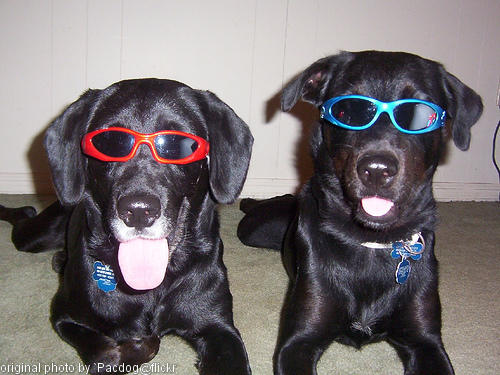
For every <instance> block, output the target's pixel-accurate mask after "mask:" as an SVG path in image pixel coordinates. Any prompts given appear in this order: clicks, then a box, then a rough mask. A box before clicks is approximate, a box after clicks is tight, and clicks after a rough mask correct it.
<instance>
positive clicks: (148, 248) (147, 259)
mask: <svg viewBox="0 0 500 375" xmlns="http://www.w3.org/2000/svg"><path fill="white" fill-rule="evenodd" d="M168 256H169V251H168V241H167V240H166V239H161V240H145V239H141V238H137V239H134V240H131V241H128V242H122V243H120V247H119V249H118V264H119V265H120V270H121V271H122V275H123V278H124V279H125V282H126V283H127V284H128V286H130V287H131V288H133V289H136V290H148V289H154V288H156V287H157V286H158V285H160V284H161V283H162V281H163V278H164V277H165V272H166V271H167V265H168Z"/></svg>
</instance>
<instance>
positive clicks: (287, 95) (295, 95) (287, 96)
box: [281, 52, 351, 111]
mask: <svg viewBox="0 0 500 375" xmlns="http://www.w3.org/2000/svg"><path fill="white" fill-rule="evenodd" d="M350 58H351V54H350V53H349V52H342V53H340V54H338V55H334V56H329V57H325V58H323V59H320V60H318V61H316V62H315V63H313V64H312V65H311V66H309V68H307V69H306V70H304V71H303V72H302V73H301V74H300V75H299V76H298V77H297V78H295V79H294V80H292V81H291V82H290V83H289V84H288V85H287V86H286V87H285V88H284V89H283V93H282V95H281V109H282V110H283V111H289V110H290V109H291V108H292V107H293V106H294V105H295V103H297V102H298V101H299V99H302V100H304V101H306V102H309V103H312V104H314V105H315V106H317V107H318V106H320V105H321V104H322V103H323V102H324V101H325V100H326V99H327V98H325V94H326V89H327V87H328V83H329V82H330V80H331V79H332V78H333V75H334V72H335V71H336V68H337V66H339V65H340V64H342V63H343V62H345V61H348V60H349V59H350Z"/></svg>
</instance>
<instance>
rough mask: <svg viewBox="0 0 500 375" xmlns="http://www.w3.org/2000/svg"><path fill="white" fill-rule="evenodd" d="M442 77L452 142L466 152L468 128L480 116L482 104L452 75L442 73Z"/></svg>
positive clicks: (476, 95)
mask: <svg viewBox="0 0 500 375" xmlns="http://www.w3.org/2000/svg"><path fill="white" fill-rule="evenodd" d="M443 71H444V69H443ZM443 75H444V78H445V84H444V87H445V91H446V96H447V101H448V103H447V114H448V115H449V117H450V118H451V119H452V121H453V123H452V137H453V142H455V145H456V146H457V147H458V148H459V149H460V150H462V151H466V150H467V149H468V148H469V145H470V128H471V127H472V125H474V124H475V123H476V122H477V120H478V119H479V117H480V116H481V113H482V112H483V103H482V101H481V97H480V96H479V95H478V94H476V93H475V92H474V91H473V90H472V89H471V88H470V87H468V86H466V85H464V84H463V83H462V82H461V81H460V80H459V79H458V78H457V77H455V76H454V75H453V74H450V73H448V72H446V71H444V72H443Z"/></svg>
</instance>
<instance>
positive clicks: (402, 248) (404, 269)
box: [361, 232, 425, 284]
mask: <svg viewBox="0 0 500 375" xmlns="http://www.w3.org/2000/svg"><path fill="white" fill-rule="evenodd" d="M361 245H363V246H365V247H369V248H371V249H392V251H391V257H392V258H394V259H398V258H401V260H400V262H399V264H398V266H397V268H396V282H397V283H398V284H404V283H405V282H406V280H408V277H409V276H410V271H411V263H410V260H409V259H413V260H419V259H420V258H422V253H423V252H424V250H425V241H424V238H423V237H422V233H420V232H418V233H415V234H414V235H413V236H412V237H411V240H408V241H403V240H402V241H395V242H392V243H379V242H363V243H362V244H361Z"/></svg>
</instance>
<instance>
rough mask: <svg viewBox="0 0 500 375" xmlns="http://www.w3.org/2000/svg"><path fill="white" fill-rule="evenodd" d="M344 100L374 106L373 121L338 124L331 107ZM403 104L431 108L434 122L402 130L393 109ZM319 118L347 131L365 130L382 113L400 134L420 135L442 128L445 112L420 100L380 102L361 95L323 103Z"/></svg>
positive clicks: (338, 98) (336, 98)
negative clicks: (363, 102)
mask: <svg viewBox="0 0 500 375" xmlns="http://www.w3.org/2000/svg"><path fill="white" fill-rule="evenodd" d="M345 99H362V100H366V101H368V102H370V103H372V104H374V105H375V106H376V108H377V112H376V113H375V115H374V116H373V119H372V120H371V121H370V122H369V123H368V124H366V125H361V126H352V125H347V124H344V123H343V122H340V121H339V120H338V119H336V118H335V117H334V116H333V115H332V113H331V110H332V106H333V105H334V104H336V103H338V102H339V101H341V100H345ZM404 103H420V104H425V105H427V106H429V107H430V108H432V109H433V110H434V111H435V112H436V118H435V119H434V121H433V122H432V123H431V124H429V125H428V126H427V127H425V128H423V129H418V130H408V129H404V128H402V127H401V126H400V125H398V123H397V122H396V119H395V118H394V109H395V108H396V107H397V106H398V105H401V104H404ZM320 111H321V113H320V117H321V118H322V119H325V120H326V121H328V122H330V123H332V124H333V125H336V126H339V127H341V128H344V129H349V130H365V129H368V128H369V127H370V126H372V125H373V124H374V123H375V122H376V121H377V119H378V118H379V116H380V115H381V114H382V113H387V114H388V115H389V118H390V119H391V122H392V124H393V125H394V127H395V128H396V129H398V130H399V131H400V132H403V133H406V134H422V133H428V132H431V131H433V130H436V129H439V128H440V127H442V126H444V124H445V121H446V111H445V110H444V109H442V108H441V107H440V106H438V105H437V104H434V103H431V102H428V101H425V100H420V99H401V100H396V101H393V102H382V101H380V100H377V99H374V98H370V97H368V96H363V95H343V96H336V97H334V98H331V99H328V100H327V101H326V102H324V103H323V105H322V106H321V107H320Z"/></svg>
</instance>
